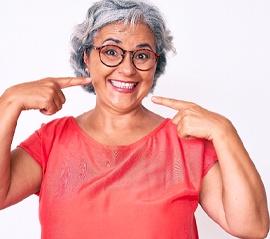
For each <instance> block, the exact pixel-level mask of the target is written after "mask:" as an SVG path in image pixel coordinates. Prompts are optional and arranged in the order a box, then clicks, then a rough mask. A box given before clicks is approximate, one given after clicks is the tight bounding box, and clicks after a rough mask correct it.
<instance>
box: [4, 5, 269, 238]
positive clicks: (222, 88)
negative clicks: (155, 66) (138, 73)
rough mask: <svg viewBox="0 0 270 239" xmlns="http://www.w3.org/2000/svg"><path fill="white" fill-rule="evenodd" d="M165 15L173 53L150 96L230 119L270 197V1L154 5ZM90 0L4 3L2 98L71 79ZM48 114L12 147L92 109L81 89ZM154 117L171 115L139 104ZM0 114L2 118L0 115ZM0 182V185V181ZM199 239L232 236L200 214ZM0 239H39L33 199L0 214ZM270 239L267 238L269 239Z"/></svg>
mask: <svg viewBox="0 0 270 239" xmlns="http://www.w3.org/2000/svg"><path fill="white" fill-rule="evenodd" d="M153 2H154V3H155V4H156V5H157V6H158V7H159V8H160V9H161V11H162V12H163V13H164V16H165V18H166V20H167V23H168V25H169V28H170V29H171V31H172V33H173V35H174V44H175V47H176V49H177V54H176V55H175V56H173V55H172V56H170V58H169V59H168V67H167V70H166V73H165V74H164V75H163V76H162V77H161V78H160V79H159V81H158V84H157V87H156V90H155V94H156V95H162V96H167V97H174V98H177V99H182V100H187V101H193V102H196V103H197V104H199V105H201V106H203V107H205V108H207V109H209V110H212V111H216V112H218V113H220V114H222V115H225V116H226V117H227V118H229V119H230V120H231V121H232V122H233V124H234V125H235V127H236V128H237V130H238V133H239V134H240V136H241V138H242V140H243V142H244V144H245V146H246V148H247V149H248V151H249V153H250V156H251V157H252V159H253V161H254V163H255V165H256V167H257V169H258V171H259V172H260V174H261V177H262V179H263V181H264V184H265V187H266V191H267V194H268V197H270V151H269V148H270V139H269V133H270V112H269V111H270V107H269V104H270V83H269V81H270V1H269V0H260V1H256V0H237V1H236V0H220V1H216V0H200V1H199V0H197V1H195V0H178V1H172V0H171V1H170V0H168V1H164V0H156V1H153ZM90 4H91V0H88V1H86V0H69V1H65V0H46V1H35V0H24V1H20V0H13V1H12V0H2V1H1V7H0V34H1V36H0V53H1V73H0V77H1V82H0V94H2V93H3V92H4V90H5V89H6V88H8V87H9V86H11V85H14V84H18V83H21V82H25V81H32V80H37V79H41V78H45V77H48V76H54V77H60V76H73V71H72V69H71V67H70V65H69V52H70V48H69V39H70V35H71V33H72V30H73V27H74V25H75V24H77V23H80V22H81V21H82V20H83V18H84V16H85V14H86V11H87V9H88V7H89V6H90ZM64 93H65V95H66V98H67V102H66V104H65V105H64V108H63V109H62V111H60V112H58V113H57V114H56V115H54V116H50V117H47V116H44V115H42V114H40V113H39V112H38V111H28V112H23V113H22V115H21V117H20V119H19V121H18V126H17V131H16V134H15V137H14V142H13V145H12V147H13V148H14V147H16V145H17V144H18V143H20V142H21V141H22V140H24V139H25V138H26V137H28V136H29V135H30V134H31V133H32V132H33V131H34V130H35V129H37V128H39V127H40V125H41V123H42V122H48V121H50V120H52V119H54V118H56V117H61V116H65V115H73V116H76V115H79V114H81V113H82V112H84V111H87V110H88V109H90V108H92V107H93V106H94V104H95V97H94V95H90V94H88V93H86V92H84V91H83V90H82V89H81V88H80V87H73V88H69V89H65V90H64ZM145 105H146V106H147V107H149V108H151V109H152V110H153V111H156V112H157V113H159V114H161V115H163V116H165V117H172V116H174V114H176V112H174V111H173V110H170V109H167V108H165V107H162V106H156V105H154V104H153V103H151V102H150V100H149V98H147V99H145ZM0 113H2V112H0ZM0 180H1V179H0ZM196 216H197V223H198V228H199V234H200V238H202V239H212V238H213V239H217V238H218V239H225V238H233V237H231V236H229V235H228V234H226V233H225V232H224V231H223V230H222V229H220V228H219V226H217V225H216V224H215V223H214V222H213V221H212V220H211V219H209V218H208V217H207V215H205V213H204V212H203V211H202V210H201V209H200V207H199V208H198V211H197V213H196ZM0 238H4V239H5V238H20V239H24V238H25V239H37V238H40V225H39V220H38V197H37V196H31V197H29V198H27V199H25V200H24V201H22V202H21V203H19V204H17V205H15V206H12V207H10V208H8V209H5V210H3V211H0ZM269 238H270V237H269Z"/></svg>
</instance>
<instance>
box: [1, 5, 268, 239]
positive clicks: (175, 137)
mask: <svg viewBox="0 0 270 239" xmlns="http://www.w3.org/2000/svg"><path fill="white" fill-rule="evenodd" d="M72 47H73V48H72V49H73V50H72V54H71V64H72V66H73V67H74V69H75V73H76V75H77V76H78V77H77V78H69V77H68V78H45V79H42V80H38V81H34V82H28V83H23V84H19V85H16V86H13V87H11V88H9V89H7V90H6V92H5V93H4V94H3V95H2V96H1V99H0V109H1V112H2V114H1V116H0V122H1V125H2V130H1V133H0V140H1V141H0V142H1V143H2V147H1V149H0V155H1V160H0V177H1V181H0V205H1V208H6V207H8V206H10V205H12V204H15V203H17V202H19V201H21V200H22V199H24V198H25V197H27V196H29V195H31V194H34V193H36V194H38V195H39V197H40V221H41V227H42V238H147V239H149V238H189V239H190V238H198V233H197V229H196V222H195V218H194V212H195V210H196V208H197V205H198V203H200V204H201V206H202V208H203V209H204V210H205V211H206V213H207V214H208V215H209V216H210V217H211V218H212V219H213V220H215V221H216V222H217V223H218V224H219V225H220V226H221V227H222V228H224V230H226V231H227V232H228V233H230V234H232V235H234V236H237V237H242V238H247V237H248V238H264V237H265V236H266V234H267V232H268V226H269V216H268V210H267V203H266V196H265V191H264V187H263V184H262V182H261V179H260V176H259V174H258V172H257V171H256V168H255V167H254V165H253V163H252V161H251V159H250V158H249V155H248V153H247V152H246V150H245V148H244V146H243V144H242V142H241V140H240V138H239V136H238V135H237V132H236V130H235V128H234V127H233V125H232V124H231V122H230V121H229V120H228V119H226V118H225V117H223V116H221V115H218V114H216V113H213V112H210V111H208V110H206V109H203V108H201V107H199V106H198V105H196V104H194V103H189V102H184V101H180V100H175V99H168V98H162V97H152V101H153V102H154V103H156V104H161V105H164V106H165V107H171V108H173V109H175V110H177V111H178V113H177V114H176V116H175V117H174V118H173V119H172V120H170V119H164V118H163V117H161V116H160V115H157V114H155V113H154V112H151V111H150V110H148V109H146V108H145V107H144V106H143V105H142V100H143V99H144V97H146V96H147V95H148V93H149V92H151V91H153V89H154V87H155V83H156V81H157V79H158V77H159V76H160V75H161V74H162V73H163V72H164V70H165V66H166V53H167V52H168V51H170V50H173V45H172V37H171V34H170V32H169V30H168V29H167V28H166V26H165V23H164V20H163V18H162V16H161V14H160V13H159V11H158V10H157V9H156V8H155V7H153V6H151V5H150V4H148V3H145V2H140V1H132V0H131V1H122V0H103V1H100V2H97V3H95V4H93V6H92V7H91V8H90V9H89V10H88V13H87V16H86V20H85V21H84V22H83V23H82V24H80V25H78V26H77V28H76V29H75V32H74V34H73V36H72ZM75 85H83V87H84V89H85V90H87V91H89V92H92V93H95V94H96V106H95V107H94V108H93V109H91V110H89V111H88V112H86V113H84V114H82V115H80V116H78V117H76V118H73V117H64V118H61V119H56V120H53V121H52V122H50V123H48V124H44V125H42V127H41V128H40V129H39V130H37V131H36V132H35V133H33V135H31V136H30V137H29V138H28V139H26V140H25V141H24V142H22V143H21V144H20V145H19V147H18V148H16V149H15V150H13V151H11V152H10V147H11V142H12V139H13V135H14V132H15V128H16V123H17V120H18V117H19V116H20V113H21V112H22V111H23V110H29V109H38V110H40V111H41V112H42V113H43V114H46V115H51V114H54V113H56V112H57V111H58V110H61V107H62V105H63V104H64V102H65V96H64V95H63V92H62V90H61V89H63V88H65V87H70V86H75ZM3 112H4V113H3ZM217 159H218V161H217Z"/></svg>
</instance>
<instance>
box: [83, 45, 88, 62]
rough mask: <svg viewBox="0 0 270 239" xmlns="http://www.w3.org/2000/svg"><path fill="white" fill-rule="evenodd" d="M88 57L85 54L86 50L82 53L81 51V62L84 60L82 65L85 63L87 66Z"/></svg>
mask: <svg viewBox="0 0 270 239" xmlns="http://www.w3.org/2000/svg"><path fill="white" fill-rule="evenodd" d="M88 59H89V58H88V55H87V53H86V50H85V49H84V51H83V60H84V63H85V65H87V66H88Z"/></svg>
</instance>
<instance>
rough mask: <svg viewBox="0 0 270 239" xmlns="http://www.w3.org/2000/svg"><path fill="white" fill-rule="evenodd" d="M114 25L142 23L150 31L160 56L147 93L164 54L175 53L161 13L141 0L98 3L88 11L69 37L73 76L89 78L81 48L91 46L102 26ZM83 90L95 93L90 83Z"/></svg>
mask: <svg viewBox="0 0 270 239" xmlns="http://www.w3.org/2000/svg"><path fill="white" fill-rule="evenodd" d="M116 22H123V23H124V24H126V25H127V24H130V25H131V26H135V25H136V24H138V23H144V24H146V25H148V27H149V28H150V29H151V30H152V32H153V34H154V36H155V40H156V45H157V46H156V52H157V53H158V54H160V58H159V59H158V62H157V68H156V72H155V76H154V82H153V85H152V88H151V90H150V91H153V89H154V87H155V85H156V81H157V79H158V78H159V77H160V75H161V74H163V73H164V71H165V66H166V64H167V58H166V53H167V52H169V51H171V50H172V51H175V50H174V47H173V43H172V39H173V37H172V36H171V33H170V31H169V29H167V27H166V25H165V20H164V18H163V16H162V14H161V13H160V11H159V10H158V9H157V8H156V7H155V6H153V5H150V3H147V2H146V1H144V0H101V1H99V2H96V3H94V4H93V5H92V7H90V8H89V9H88V12H87V15H86V18H85V20H84V21H83V22H82V23H81V24H78V25H77V26H76V27H75V29H74V33H73V34H72V36H71V56H70V63H71V66H72V68H73V69H74V72H75V75H76V76H79V77H89V73H88V71H87V70H86V65H85V63H84V59H83V54H84V49H85V48H88V47H90V46H91V45H92V44H93V41H94V37H95V36H96V33H97V32H98V31H99V30H100V29H101V28H102V27H105V26H106V25H109V24H112V23H116ZM83 88H84V89H85V90H86V91H88V92H92V93H94V92H95V90H94V87H93V85H92V84H89V85H85V86H83Z"/></svg>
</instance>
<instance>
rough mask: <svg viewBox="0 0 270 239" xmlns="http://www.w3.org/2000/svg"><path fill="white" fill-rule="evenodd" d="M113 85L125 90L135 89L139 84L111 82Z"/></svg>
mask: <svg viewBox="0 0 270 239" xmlns="http://www.w3.org/2000/svg"><path fill="white" fill-rule="evenodd" d="M111 83H112V84H113V85H114V86H115V87H118V88H123V89H133V88H134V87H135V86H136V85H137V83H127V82H120V81H114V80H111Z"/></svg>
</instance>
